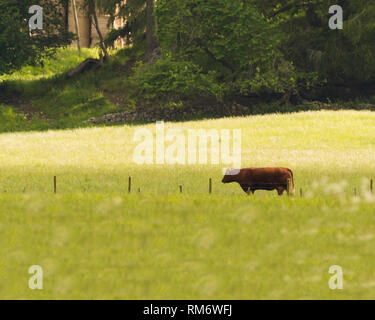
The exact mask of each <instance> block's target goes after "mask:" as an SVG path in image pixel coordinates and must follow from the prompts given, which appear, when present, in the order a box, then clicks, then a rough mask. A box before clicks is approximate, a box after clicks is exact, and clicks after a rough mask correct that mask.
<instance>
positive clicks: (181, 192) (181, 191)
mask: <svg viewBox="0 0 375 320" xmlns="http://www.w3.org/2000/svg"><path fill="white" fill-rule="evenodd" d="M180 193H182V185H180Z"/></svg>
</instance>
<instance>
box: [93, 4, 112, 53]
mask: <svg viewBox="0 0 375 320" xmlns="http://www.w3.org/2000/svg"><path fill="white" fill-rule="evenodd" d="M89 5H90V14H91V16H92V17H93V18H94V27H95V29H96V32H97V33H98V35H99V40H100V47H101V48H102V51H103V54H104V60H105V59H107V58H108V51H107V47H106V45H105V43H104V38H103V34H102V32H101V31H100V28H99V22H98V16H97V14H96V7H95V0H90V1H89Z"/></svg>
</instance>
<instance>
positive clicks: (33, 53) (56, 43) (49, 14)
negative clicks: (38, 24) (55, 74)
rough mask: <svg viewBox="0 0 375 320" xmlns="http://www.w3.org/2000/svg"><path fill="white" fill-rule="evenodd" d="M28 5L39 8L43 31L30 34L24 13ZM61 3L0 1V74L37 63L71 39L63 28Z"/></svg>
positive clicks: (70, 35) (25, 0) (58, 1)
mask: <svg viewBox="0 0 375 320" xmlns="http://www.w3.org/2000/svg"><path fill="white" fill-rule="evenodd" d="M32 5H39V6H41V7H42V8H43V13H44V15H43V29H42V30H30V29H29V25H28V21H29V19H30V17H31V15H30V14H29V13H28V10H29V8H30V7H31V6H32ZM63 8H64V1H63V0H53V1H51V0H21V1H19V0H2V1H1V2H0V17H1V18H0V74H4V73H9V72H12V71H14V70H17V69H19V68H20V67H22V66H24V65H32V64H36V63H40V62H41V61H42V60H43V58H44V57H45V56H47V55H52V54H53V53H54V52H55V51H56V49H57V48H58V47H60V46H64V45H68V44H69V43H70V42H71V40H72V39H73V35H72V34H70V33H69V32H67V31H66V30H65V28H61V26H63V25H64V10H63Z"/></svg>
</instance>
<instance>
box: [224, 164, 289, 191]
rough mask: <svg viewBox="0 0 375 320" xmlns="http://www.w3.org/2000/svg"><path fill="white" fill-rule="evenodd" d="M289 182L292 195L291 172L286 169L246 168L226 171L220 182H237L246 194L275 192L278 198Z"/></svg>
mask: <svg viewBox="0 0 375 320" xmlns="http://www.w3.org/2000/svg"><path fill="white" fill-rule="evenodd" d="M288 180H290V183H291V187H290V193H291V194H293V193H294V179H293V172H292V170H290V169H288V168H248V169H241V170H237V169H228V170H227V171H226V173H225V176H224V178H223V180H222V182H223V183H231V182H238V184H239V185H240V186H241V188H242V190H243V191H245V192H246V193H247V194H250V192H251V193H253V194H254V192H255V191H256V190H269V191H270V190H277V193H278V194H279V196H281V195H283V193H284V191H285V190H287V184H288Z"/></svg>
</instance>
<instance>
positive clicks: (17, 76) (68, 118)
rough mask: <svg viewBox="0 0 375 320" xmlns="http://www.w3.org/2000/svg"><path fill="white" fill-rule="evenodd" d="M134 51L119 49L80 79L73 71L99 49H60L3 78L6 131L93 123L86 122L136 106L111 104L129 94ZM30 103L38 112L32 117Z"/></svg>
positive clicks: (0, 117) (0, 106)
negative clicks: (28, 114)
mask: <svg viewBox="0 0 375 320" xmlns="http://www.w3.org/2000/svg"><path fill="white" fill-rule="evenodd" d="M133 51H134V50H133ZM133 51H132V49H127V50H123V51H121V52H117V51H113V52H111V54H112V55H111V58H110V60H109V61H108V62H106V63H105V64H104V66H103V67H102V68H100V69H99V70H96V71H94V72H90V71H88V72H85V73H83V74H81V75H77V76H75V77H74V78H67V72H68V71H69V70H71V69H73V68H74V67H76V66H77V65H78V64H79V63H80V62H82V61H83V60H85V59H86V58H88V57H92V58H97V57H98V50H97V49H82V51H81V53H80V54H79V53H78V51H77V50H76V49H73V48H66V49H60V50H59V51H58V52H57V55H56V56H55V57H53V58H48V59H45V61H44V64H43V65H42V66H39V65H37V66H27V67H24V68H22V69H21V70H20V71H18V72H15V73H13V74H11V75H3V76H0V132H16V131H30V130H46V129H66V128H77V127H89V126H90V124H87V123H85V122H84V121H85V120H88V119H89V118H91V117H94V116H95V117H99V116H102V115H104V114H108V113H113V112H119V111H124V110H127V109H129V108H133V106H134V105H133V102H132V101H130V100H129V99H127V100H126V105H122V106H119V105H114V104H113V103H112V102H111V95H113V94H115V95H116V96H117V97H119V96H120V97H122V96H125V95H126V94H128V92H129V88H130V86H129V84H128V81H127V75H125V74H124V72H123V71H122V70H121V67H122V66H123V65H124V64H125V63H126V62H127V61H128V60H129V59H131V57H132V56H133V55H134V54H136V53H134V52H133ZM25 106H26V109H27V110H32V111H33V112H34V117H33V118H32V119H28V120H26V119H24V112H25V110H24V109H25ZM9 109H11V110H12V113H14V114H16V115H18V117H17V121H16V122H14V121H13V118H12V117H9V116H7V112H8V110H9ZM40 113H42V114H43V116H40Z"/></svg>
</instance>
